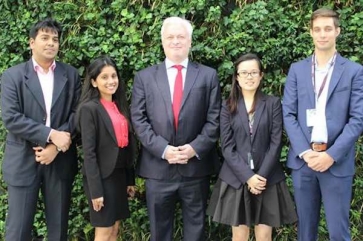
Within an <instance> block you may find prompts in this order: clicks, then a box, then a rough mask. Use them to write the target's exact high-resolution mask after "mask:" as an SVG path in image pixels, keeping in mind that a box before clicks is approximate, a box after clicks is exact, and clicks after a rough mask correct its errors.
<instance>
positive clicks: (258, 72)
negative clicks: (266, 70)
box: [237, 71, 260, 78]
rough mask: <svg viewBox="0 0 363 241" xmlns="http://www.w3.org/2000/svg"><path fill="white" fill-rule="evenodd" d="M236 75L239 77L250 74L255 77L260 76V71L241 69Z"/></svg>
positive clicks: (245, 76)
mask: <svg viewBox="0 0 363 241" xmlns="http://www.w3.org/2000/svg"><path fill="white" fill-rule="evenodd" d="M237 75H238V76H239V77H241V78H247V77H248V76H249V75H251V77H252V78H256V77H258V76H260V71H252V72H247V71H241V72H238V73H237Z"/></svg>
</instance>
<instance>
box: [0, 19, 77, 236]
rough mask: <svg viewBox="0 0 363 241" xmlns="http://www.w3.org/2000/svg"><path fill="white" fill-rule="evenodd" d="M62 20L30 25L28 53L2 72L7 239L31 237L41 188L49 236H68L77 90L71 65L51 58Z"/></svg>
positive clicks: (57, 42) (74, 150)
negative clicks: (18, 62)
mask: <svg viewBox="0 0 363 241" xmlns="http://www.w3.org/2000/svg"><path fill="white" fill-rule="evenodd" d="M61 32H62V31H61V26H60V25H59V23H57V22H56V21H54V20H52V19H45V20H43V21H40V22H38V23H36V24H35V25H34V26H33V28H32V29H31V30H30V40H29V44H30V48H31V50H32V58H31V59H30V60H29V61H27V62H24V63H21V64H19V65H16V66H14V67H11V68H9V69H8V70H6V71H5V72H4V73H3V75H2V85H1V108H2V109H1V113H2V119H3V123H4V125H5V127H6V129H7V130H8V134H7V138H6V146H5V154H4V159H3V165H2V171H3V177H4V180H5V182H6V183H7V185H8V205H9V206H8V214H7V218H6V232H5V240H7V241H28V240H31V229H32V224H33V220H34V215H35V211H36V204H37V199H38V195H39V189H40V190H41V192H42V194H43V197H44V204H45V216H46V222H47V230H48V240H50V241H56V240H67V228H68V225H67V224H68V211H69V205H70V198H71V189H72V183H73V180H74V176H75V174H76V172H77V155H76V147H75V144H74V143H72V134H73V133H74V130H75V126H74V123H73V116H74V113H75V110H76V105H77V101H78V98H79V94H80V81H79V75H78V72H77V70H76V69H75V68H73V67H72V66H69V65H67V64H64V63H61V62H58V61H55V57H56V55H57V53H58V49H59V39H60V37H61Z"/></svg>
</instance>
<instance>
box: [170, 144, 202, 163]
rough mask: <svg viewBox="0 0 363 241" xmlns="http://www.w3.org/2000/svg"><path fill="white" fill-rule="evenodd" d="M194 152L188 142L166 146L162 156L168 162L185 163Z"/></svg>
mask: <svg viewBox="0 0 363 241" xmlns="http://www.w3.org/2000/svg"><path fill="white" fill-rule="evenodd" d="M195 155H196V152H195V151H194V149H193V147H192V146H191V145H189V144H185V145H183V146H168V147H167V148H166V150H165V155H164V158H165V159H166V160H167V161H168V162H169V164H187V163H188V161H189V159H190V158H192V157H194V156H195Z"/></svg>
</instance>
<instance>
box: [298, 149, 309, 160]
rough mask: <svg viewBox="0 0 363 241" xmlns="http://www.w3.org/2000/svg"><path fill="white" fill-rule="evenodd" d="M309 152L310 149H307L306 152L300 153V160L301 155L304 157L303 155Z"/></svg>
mask: <svg viewBox="0 0 363 241" xmlns="http://www.w3.org/2000/svg"><path fill="white" fill-rule="evenodd" d="M309 151H311V149H308V150H306V151H303V152H301V153H300V154H299V157H300V159H303V155H304V154H305V153H307V152H309Z"/></svg>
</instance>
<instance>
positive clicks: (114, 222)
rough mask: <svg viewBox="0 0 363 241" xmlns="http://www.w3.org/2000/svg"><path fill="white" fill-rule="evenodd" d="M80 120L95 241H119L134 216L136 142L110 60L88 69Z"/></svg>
mask: <svg viewBox="0 0 363 241" xmlns="http://www.w3.org/2000/svg"><path fill="white" fill-rule="evenodd" d="M77 120H78V129H79V131H80V133H81V137H82V149H83V154H84V163H83V168H82V172H83V174H84V177H83V184H84V190H85V193H86V196H87V198H88V202H89V208H90V220H91V224H92V226H94V227H95V240H108V241H111V240H112V241H116V239H117V236H118V230H119V224H120V220H122V219H126V218H128V217H129V216H130V213H129V207H128V195H131V196H133V194H134V191H135V190H134V187H133V185H134V169H133V163H134V153H135V139H134V135H133V132H132V128H131V124H130V114H129V110H128V104H127V99H126V86H125V84H124V82H123V81H121V79H120V76H119V73H118V70H117V66H116V64H115V63H114V61H112V60H111V59H110V58H109V57H107V56H102V57H99V58H97V59H96V60H94V61H93V62H92V63H91V64H90V65H89V67H88V69H87V74H86V78H85V80H84V84H83V90H82V95H81V99H80V104H79V107H78V110H77Z"/></svg>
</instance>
